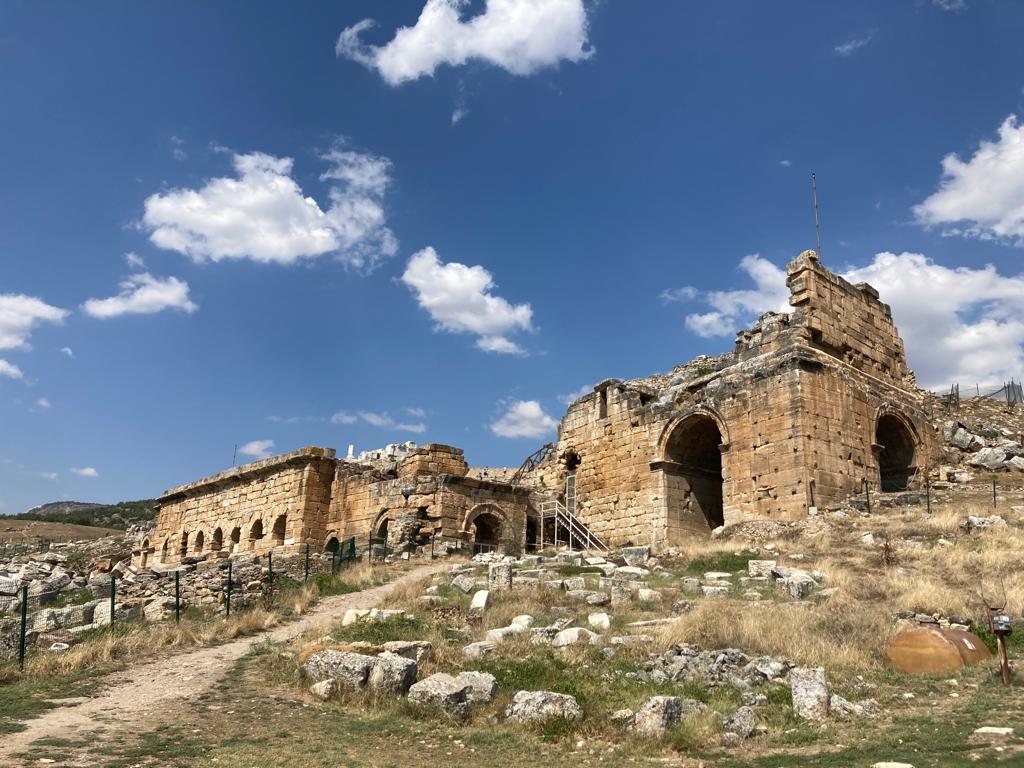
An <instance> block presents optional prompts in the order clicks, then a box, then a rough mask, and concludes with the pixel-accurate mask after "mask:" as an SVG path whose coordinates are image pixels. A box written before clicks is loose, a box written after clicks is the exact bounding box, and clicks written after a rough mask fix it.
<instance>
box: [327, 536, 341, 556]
mask: <svg viewBox="0 0 1024 768" xmlns="http://www.w3.org/2000/svg"><path fill="white" fill-rule="evenodd" d="M340 548H341V542H340V541H338V537H337V536H331V538H329V539H328V540H327V544H325V545H324V552H330V553H331V554H334V553H335V552H337V551H338V550H339V549H340Z"/></svg>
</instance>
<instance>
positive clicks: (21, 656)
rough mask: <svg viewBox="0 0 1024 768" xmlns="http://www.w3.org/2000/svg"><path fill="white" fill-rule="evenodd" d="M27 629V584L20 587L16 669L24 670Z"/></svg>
mask: <svg viewBox="0 0 1024 768" xmlns="http://www.w3.org/2000/svg"><path fill="white" fill-rule="evenodd" d="M27 628H28V584H24V585H23V586H22V587H21V636H20V639H19V640H18V668H19V669H21V670H24V669H25V630H26V629H27Z"/></svg>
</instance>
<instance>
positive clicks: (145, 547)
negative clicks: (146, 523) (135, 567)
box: [139, 538, 150, 568]
mask: <svg viewBox="0 0 1024 768" xmlns="http://www.w3.org/2000/svg"><path fill="white" fill-rule="evenodd" d="M149 551H150V550H149V539H148V538H145V539H143V540H142V548H141V551H140V552H139V566H140V567H142V568H145V567H146V563H147V562H148V561H149Z"/></svg>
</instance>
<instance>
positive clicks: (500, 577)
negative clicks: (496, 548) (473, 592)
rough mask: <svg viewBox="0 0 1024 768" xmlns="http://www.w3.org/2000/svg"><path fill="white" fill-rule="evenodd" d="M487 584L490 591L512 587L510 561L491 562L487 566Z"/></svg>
mask: <svg viewBox="0 0 1024 768" xmlns="http://www.w3.org/2000/svg"><path fill="white" fill-rule="evenodd" d="M487 585H488V589H490V590H491V591H492V592H500V591H502V590H508V589H512V563H510V562H509V563H491V564H490V565H489V566H488V568H487Z"/></svg>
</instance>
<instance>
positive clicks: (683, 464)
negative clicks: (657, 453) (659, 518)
mask: <svg viewBox="0 0 1024 768" xmlns="http://www.w3.org/2000/svg"><path fill="white" fill-rule="evenodd" d="M721 445H722V433H721V432H720V431H719V429H718V424H716V423H715V420H714V419H712V418H711V417H710V416H702V415H697V416H692V417H690V418H688V419H685V420H684V421H682V422H680V423H679V425H678V426H676V428H675V429H673V430H672V434H671V435H670V436H669V439H668V442H667V443H666V445H665V476H666V502H667V504H668V511H669V514H670V515H675V516H678V517H679V519H680V520H682V521H687V520H688V521H690V522H691V523H692V522H693V521H695V520H700V519H701V518H703V520H704V521H705V522H706V524H707V526H708V527H709V528H717V527H718V526H720V525H722V524H723V523H724V522H725V518H724V514H723V509H722V451H721ZM684 525H685V523H684Z"/></svg>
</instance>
